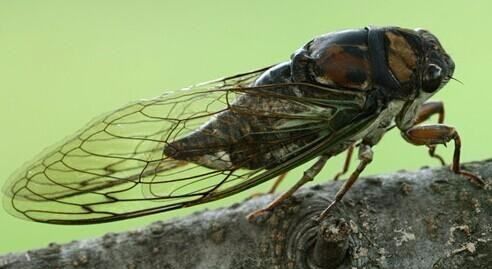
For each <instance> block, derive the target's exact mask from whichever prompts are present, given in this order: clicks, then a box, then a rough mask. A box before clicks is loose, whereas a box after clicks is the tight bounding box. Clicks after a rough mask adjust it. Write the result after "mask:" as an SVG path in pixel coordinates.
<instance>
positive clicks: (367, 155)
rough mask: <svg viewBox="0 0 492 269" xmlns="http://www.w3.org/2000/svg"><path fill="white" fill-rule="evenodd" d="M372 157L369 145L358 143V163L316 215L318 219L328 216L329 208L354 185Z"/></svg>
mask: <svg viewBox="0 0 492 269" xmlns="http://www.w3.org/2000/svg"><path fill="white" fill-rule="evenodd" d="M372 157H373V152H372V149H371V146H369V145H367V144H360V146H359V160H360V162H359V165H358V166H357V168H356V169H355V171H354V172H352V174H351V175H350V177H349V178H348V179H347V181H345V183H344V184H343V186H342V187H341V188H340V190H338V192H337V194H336V195H335V200H333V202H332V203H331V204H330V205H329V206H328V207H327V208H326V209H325V210H323V212H321V214H320V215H319V217H318V220H319V221H321V220H323V219H324V218H325V217H326V216H328V213H329V212H330V210H331V209H332V208H333V207H334V206H335V205H336V204H337V203H338V202H339V201H340V200H342V198H343V196H344V195H345V194H346V193H347V191H348V190H349V189H350V187H352V185H354V183H355V181H357V179H358V178H359V175H360V173H362V171H364V169H365V168H366V166H367V165H368V164H369V163H371V162H372Z"/></svg>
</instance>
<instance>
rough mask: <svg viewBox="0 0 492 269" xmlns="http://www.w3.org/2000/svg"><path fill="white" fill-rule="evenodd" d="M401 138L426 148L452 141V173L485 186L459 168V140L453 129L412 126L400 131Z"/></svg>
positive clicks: (435, 126) (447, 127) (445, 126)
mask: <svg viewBox="0 0 492 269" xmlns="http://www.w3.org/2000/svg"><path fill="white" fill-rule="evenodd" d="M402 136H403V138H405V140H407V141H408V142H409V143H411V144H414V145H417V146H420V145H425V146H428V147H435V146H436V145H438V144H446V143H447V142H449V141H451V140H454V155H453V164H452V166H451V169H452V170H453V172H454V173H456V174H458V175H463V176H466V177H467V178H469V179H470V180H471V181H475V182H476V183H478V184H480V185H482V186H483V185H485V182H484V181H483V180H482V179H481V178H480V177H479V176H477V175H475V174H473V173H470V172H468V171H464V170H462V169H461V168H460V154H461V139H460V136H459V134H458V132H457V131H456V129H455V128H453V127H451V126H447V125H444V124H434V125H424V126H414V127H411V128H409V129H408V130H405V131H402Z"/></svg>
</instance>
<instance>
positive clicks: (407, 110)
mask: <svg viewBox="0 0 492 269" xmlns="http://www.w3.org/2000/svg"><path fill="white" fill-rule="evenodd" d="M454 68H455V65H454V63H453V61H452V59H451V57H450V56H449V55H448V54H447V53H446V52H445V51H444V49H443V47H442V46H441V44H440V43H439V41H438V39H437V38H436V37H435V36H434V35H433V34H431V33H430V32H429V31H426V30H422V29H416V30H410V29H404V28H399V27H383V28H376V27H366V28H363V29H350V30H344V31H339V32H333V33H328V34H324V35H321V36H318V37H316V38H314V39H313V40H311V41H309V42H308V43H307V44H305V45H304V46H303V47H301V48H300V49H298V50H297V51H295V52H294V53H293V54H292V56H291V57H290V60H288V61H285V62H282V63H279V64H276V65H272V66H268V67H265V68H261V69H258V70H255V71H251V72H246V73H242V74H238V75H234V76H230V77H226V78H223V79H218V80H215V81H212V82H207V83H203V84H198V85H194V86H191V87H189V88H185V89H182V90H178V91H175V92H172V93H165V94H163V95H161V96H159V97H156V98H153V99H148V100H141V101H137V102H134V103H131V104H129V105H126V106H124V107H122V108H120V109H117V110H114V111H112V112H109V113H107V114H104V115H102V116H100V117H98V118H97V119H95V120H93V121H92V122H91V123H89V124H88V125H87V126H86V127H84V128H83V129H81V130H79V131H78V132H76V133H75V134H74V135H73V136H71V137H69V138H67V139H65V140H64V141H62V142H60V143H59V144H57V145H55V146H53V147H51V148H49V149H47V150H45V151H44V152H43V153H42V154H41V155H40V156H38V157H37V158H35V159H34V160H33V161H32V162H31V163H29V164H27V165H25V166H24V167H23V168H21V169H20V170H18V171H17V172H16V173H15V174H13V175H12V177H11V178H10V180H9V181H8V183H7V184H6V186H5V187H4V193H5V199H4V204H5V206H6V208H7V210H8V211H9V212H10V213H12V214H14V215H16V216H20V217H22V218H26V219H29V220H33V221H38V222H46V223H53V224H93V223H102V222H109V221H117V220H124V219H129V218H135V217H139V216H144V215H149V214H154V213H159V212H164V211H169V210H175V209H179V208H184V207H190V206H194V205H198V204H203V203H208V202H212V201H215V200H219V199H222V198H224V197H228V196H231V195H234V194H237V193H239V192H242V191H244V190H247V189H249V188H252V187H254V186H257V185H259V184H261V183H263V182H266V181H268V180H270V179H273V178H275V177H279V176H281V175H284V174H285V173H286V172H288V171H289V170H291V169H293V168H295V167H298V166H300V165H302V164H304V163H306V162H308V161H310V160H313V159H315V158H318V160H317V161H316V162H315V163H314V164H313V165H312V166H311V167H310V168H309V169H308V170H306V171H305V173H304V175H303V177H302V178H301V179H300V180H299V181H298V182H297V184H295V185H294V186H292V188H291V189H290V190H288V191H287V192H286V193H284V194H283V195H280V196H279V197H277V198H276V199H275V200H274V201H273V202H271V203H270V204H269V205H268V206H267V207H266V208H263V209H261V210H259V211H256V212H253V213H252V214H251V215H250V216H249V217H250V218H254V217H257V216H258V215H261V214H263V213H266V212H269V211H271V210H272V209H273V208H274V207H275V206H276V205H278V204H279V203H281V202H282V201H283V200H285V199H286V198H288V197H289V196H291V195H292V194H293V193H294V192H295V191H296V190H297V189H298V188H299V187H300V186H302V185H303V184H304V183H306V182H308V181H310V180H312V179H313V178H314V177H315V176H316V174H318V172H320V170H321V169H322V168H323V166H324V164H325V163H326V162H327V161H328V159H330V157H332V156H335V155H337V154H340V153H342V152H344V151H347V150H348V151H349V153H351V152H352V149H353V147H354V146H357V147H358V148H359V154H358V157H359V159H360V162H359V164H358V166H357V168H356V169H355V170H354V171H353V173H352V174H351V175H350V177H349V178H348V180H347V181H346V182H345V184H344V185H343V187H342V188H341V189H340V190H339V191H338V193H337V194H336V197H335V198H334V199H333V202H332V203H331V204H330V205H329V206H328V207H327V210H325V211H324V212H323V213H321V215H320V217H324V216H326V214H327V212H328V209H329V208H331V207H333V206H334V205H335V204H336V203H337V202H338V201H340V200H341V199H342V197H343V196H344V194H345V193H346V192H347V191H348V190H349V188H350V187H351V186H352V184H353V183H354V182H355V181H356V179H357V178H358V177H359V174H360V173H361V172H362V171H363V170H364V168H365V167H366V166H367V165H368V164H369V163H370V162H371V160H372V159H373V152H372V150H371V148H372V147H373V146H374V145H376V144H377V143H378V142H379V141H380V139H381V138H382V137H383V135H384V134H385V133H386V132H387V131H388V130H390V129H391V128H392V127H393V126H396V127H397V128H398V129H399V130H400V131H401V134H402V136H403V137H404V138H405V140H407V141H408V142H410V143H412V144H415V145H424V146H426V147H428V148H429V152H430V154H431V155H432V156H434V157H438V155H436V154H435V152H434V150H435V146H436V145H438V144H443V143H446V142H450V141H454V142H455V149H454V159H453V163H452V171H453V172H454V173H456V174H460V175H464V176H465V177H467V178H469V179H470V180H472V181H476V182H478V183H483V181H482V180H481V178H480V177H478V176H476V175H474V174H472V173H470V172H466V171H464V170H462V169H461V168H460V146H461V142H460V137H459V135H458V132H457V131H456V129H454V128H453V127H450V126H447V125H444V124H442V121H443V119H444V109H443V105H442V103H441V102H426V101H427V100H428V99H429V98H430V97H431V96H433V95H434V94H435V93H436V92H437V91H438V90H439V89H441V88H442V87H443V86H444V85H445V84H446V83H447V82H448V81H449V80H450V79H451V78H452V75H453V71H454ZM434 114H439V115H440V117H439V123H438V124H433V125H424V126H421V125H419V124H420V123H421V122H423V121H425V120H426V119H428V118H429V117H430V116H431V115H434ZM347 164H348V163H347Z"/></svg>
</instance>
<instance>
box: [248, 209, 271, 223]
mask: <svg viewBox="0 0 492 269" xmlns="http://www.w3.org/2000/svg"><path fill="white" fill-rule="evenodd" d="M271 214H272V211H271V210H270V209H266V208H263V209H259V210H256V211H253V212H251V213H249V214H248V215H247V216H246V219H247V220H248V221H249V222H250V223H261V222H264V221H265V220H267V219H268V218H269V217H270V215H271Z"/></svg>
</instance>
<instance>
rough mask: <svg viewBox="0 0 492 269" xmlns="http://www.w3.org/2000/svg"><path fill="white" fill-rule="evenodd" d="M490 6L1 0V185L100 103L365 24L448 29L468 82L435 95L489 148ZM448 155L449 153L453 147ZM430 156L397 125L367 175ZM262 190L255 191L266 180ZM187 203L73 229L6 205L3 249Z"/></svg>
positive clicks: (469, 151) (107, 106)
mask: <svg viewBox="0 0 492 269" xmlns="http://www.w3.org/2000/svg"><path fill="white" fill-rule="evenodd" d="M491 3H492V2H490V1H486V0H484V1H449V0H447V1H428V0H419V1H416V0H412V1H376V0H371V1H330V0H322V1H285V0H284V1H266V0H247V1H225V0H224V1H212V0H211V1H197V0H196V1H185V0H179V1H177V0H176V1H170V0H167V1H121V0H119V1H86V0H84V1H65V0H60V1H52V0H44V1H7V0H0V102H1V103H0V123H1V132H0V152H1V154H2V155H1V158H0V182H2V181H4V180H6V179H7V177H8V176H9V174H10V173H11V172H12V171H13V170H15V169H16V168H18V167H19V166H20V165H22V163H23V162H25V161H27V160H29V159H30V158H31V157H32V156H34V155H35V154H37V153H38V152H39V151H41V150H42V149H43V148H44V147H46V146H48V145H50V144H52V143H54V142H56V141H58V140H60V139H61V138H63V137H65V136H66V135H68V134H71V133H72V132H73V131H75V130H77V129H78V128H80V127H81V126H83V125H84V124H85V123H86V122H87V121H89V120H90V119H91V118H92V117H94V116H96V115H98V114H100V113H102V112H105V111H108V110H111V109H114V108H117V107H119V106H121V105H123V104H126V103H127V102H129V101H131V100H136V99H139V98H144V97H151V96H155V95H159V94H161V93H162V92H163V91H165V90H166V89H176V88H180V87H183V86H186V85H188V84H192V83H196V82H200V81H204V80H210V79H214V78H216V77H221V76H224V75H231V74H234V73H237V72H241V71H247V70H250V69H253V68H256V67H262V66H265V65H268V64H271V63H275V62H279V61H282V60H285V59H287V58H288V57H289V55H290V54H291V53H292V52H293V51H294V50H296V49H297V48H298V47H299V46H301V45H303V44H304V43H305V42H307V41H309V40H310V39H311V38H312V37H313V36H315V35H318V34H322V33H325V32H329V31H334V30H337V29H343V28H354V27H364V26H366V25H399V26H405V27H411V28H414V27H423V28H427V29H430V30H432V32H433V33H435V34H436V35H437V36H438V37H439V38H440V40H441V41H442V43H443V44H444V47H445V48H446V49H447V50H448V51H449V52H450V54H451V55H452V56H453V58H454V60H455V62H456V65H457V69H456V72H455V76H456V77H457V78H459V79H460V80H462V81H463V82H464V85H460V84H458V83H456V82H453V81H451V82H450V83H449V85H448V86H447V87H446V88H445V89H444V90H443V91H442V92H441V93H439V94H438V96H437V97H436V99H441V100H445V101H446V110H447V121H448V122H449V123H450V124H452V125H455V126H457V127H458V128H459V130H460V132H461V134H462V137H463V159H464V160H468V161H470V160H479V159H484V158H487V157H491V156H492V154H491V149H492V146H491V143H490V142H489V141H488V139H490V133H491V132H492V127H491V124H490V121H491V120H490V117H491V112H492V109H491V108H490V105H491V98H492V89H491V88H490V86H489V85H490V81H491V72H490V70H491V69H490V67H491V65H492V56H491V51H492V45H491V42H492V35H491V33H492V30H491V26H492V19H491V16H490V10H492V4H491ZM439 152H441V153H442V154H443V155H444V156H446V158H448V159H449V157H450V156H451V152H452V146H451V147H448V148H447V149H445V148H439ZM340 164H341V159H340V158H338V159H337V160H335V161H333V162H331V163H330V164H329V165H328V166H327V167H326V168H325V170H324V173H323V174H322V175H321V176H320V177H319V178H318V181H317V182H321V181H322V180H321V179H327V178H330V177H331V176H332V175H334V173H335V172H336V171H338V170H339V167H340ZM424 165H431V166H436V165H437V163H436V161H434V160H431V159H429V158H427V155H426V151H425V149H423V148H415V147H413V146H411V145H408V144H406V143H405V142H404V141H403V140H402V139H401V138H400V137H399V135H398V133H397V132H393V133H391V134H390V135H388V136H387V137H385V139H383V141H382V142H381V143H380V144H379V145H378V146H377V147H376V149H375V161H374V163H373V164H372V165H371V167H370V168H369V169H368V170H367V172H366V173H365V174H366V175H367V174H373V173H379V172H392V171H395V170H399V169H402V168H405V169H416V168H418V167H420V166H424ZM298 174H299V173H292V174H291V175H294V177H295V176H296V175H298ZM295 179H296V178H291V181H290V182H292V181H293V180H295ZM288 185H289V184H288V183H284V184H283V185H282V186H283V187H284V188H286V186H288ZM261 187H262V188H260V189H256V190H254V191H259V190H261V189H263V190H265V189H267V188H268V187H267V186H265V185H264V186H261ZM241 199H242V198H240V197H233V198H232V199H228V200H227V201H224V203H220V202H219V203H215V204H214V205H210V206H209V207H215V206H219V205H220V206H223V205H227V204H230V203H232V202H233V201H240V200H241ZM203 208H204V207H202V208H201V209H203ZM197 209H200V208H195V209H193V210H197ZM189 211H190V210H188V211H187V212H185V211H178V212H176V214H161V215H155V216H152V217H145V218H139V219H135V220H130V221H125V222H118V223H110V224H101V225H95V226H75V227H74V226H72V227H64V226H53V225H45V224H36V223H31V222H27V221H24V220H19V219H16V218H13V217H11V216H9V215H7V214H6V213H4V212H3V210H2V211H0V253H5V252H11V251H20V250H27V249H29V248H33V247H42V246H45V245H47V244H48V243H49V242H53V241H54V242H60V243H61V242H68V241H70V240H73V239H80V238H88V237H95V236H99V235H102V234H104V233H107V232H117V231H122V230H127V229H132V228H136V227H140V226H143V225H145V224H148V223H151V222H152V221H155V220H159V219H166V218H169V217H170V216H173V217H174V216H180V215H183V214H186V213H188V212H189Z"/></svg>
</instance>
